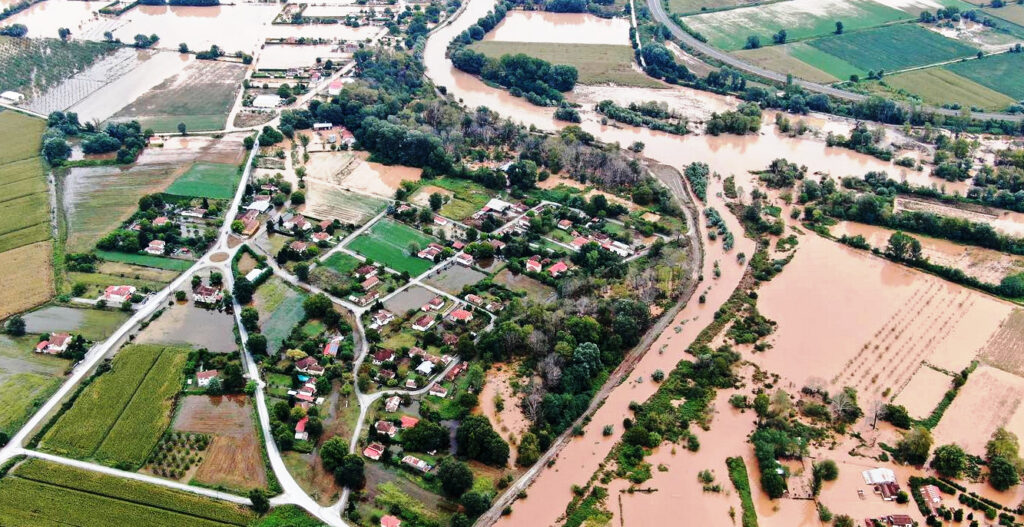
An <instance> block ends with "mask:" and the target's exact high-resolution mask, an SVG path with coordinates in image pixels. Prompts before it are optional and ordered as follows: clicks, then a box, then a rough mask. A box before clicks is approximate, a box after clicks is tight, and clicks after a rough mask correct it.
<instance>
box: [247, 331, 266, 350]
mask: <svg viewBox="0 0 1024 527" xmlns="http://www.w3.org/2000/svg"><path fill="white" fill-rule="evenodd" d="M245 346H246V347H247V348H248V349H249V353H252V354H253V355H266V354H267V337H265V336H263V334H262V333H253V334H251V335H249V339H248V340H246V341H245Z"/></svg>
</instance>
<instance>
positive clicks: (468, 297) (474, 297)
mask: <svg viewBox="0 0 1024 527" xmlns="http://www.w3.org/2000/svg"><path fill="white" fill-rule="evenodd" d="M466 302H469V303H470V304H474V305H478V306H479V305H480V304H483V303H484V299H483V298H481V297H480V296H477V295H474V294H473V293H470V294H468V295H466Z"/></svg>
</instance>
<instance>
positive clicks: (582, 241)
mask: <svg viewBox="0 0 1024 527" xmlns="http://www.w3.org/2000/svg"><path fill="white" fill-rule="evenodd" d="M563 222H569V220H562V221H560V222H558V228H559V229H562V228H563V227H562V224H563ZM569 228H572V222H569V226H568V228H566V229H565V230H568V229H569ZM570 234H572V237H573V238H572V243H571V245H572V247H573V248H574V249H576V250H577V251H578V250H580V249H582V248H583V246H584V245H586V244H588V243H596V244H598V245H600V246H601V248H603V249H604V250H606V251H611V252H613V253H615V254H617V255H619V256H621V257H623V258H628V257H630V256H632V255H633V248H632V247H630V246H629V245H627V244H625V243H622V242H620V241H616V240H613V239H612V238H611V237H610V236H608V235H607V234H605V233H603V232H592V233H589V234H586V235H583V234H580V233H579V231H576V230H573V231H572V232H571V233H570Z"/></svg>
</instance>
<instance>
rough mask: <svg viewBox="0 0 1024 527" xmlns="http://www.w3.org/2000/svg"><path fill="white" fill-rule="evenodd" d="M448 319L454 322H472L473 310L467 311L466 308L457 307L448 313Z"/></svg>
mask: <svg viewBox="0 0 1024 527" xmlns="http://www.w3.org/2000/svg"><path fill="white" fill-rule="evenodd" d="M448 320H451V321H453V322H462V323H466V322H470V321H472V320H473V312H472V311H466V310H465V309H461V308H460V309H456V310H454V311H452V312H451V313H449V314H448Z"/></svg>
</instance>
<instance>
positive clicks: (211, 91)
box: [111, 60, 246, 132]
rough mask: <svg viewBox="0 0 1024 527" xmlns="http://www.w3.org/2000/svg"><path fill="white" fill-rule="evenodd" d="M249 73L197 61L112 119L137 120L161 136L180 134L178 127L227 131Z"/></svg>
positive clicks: (238, 66)
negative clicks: (235, 103)
mask: <svg viewBox="0 0 1024 527" xmlns="http://www.w3.org/2000/svg"><path fill="white" fill-rule="evenodd" d="M245 69H246V68H245V66H244V65H243V64H238V63H234V62H222V61H212V60H197V61H194V62H192V63H191V64H189V65H188V66H186V67H185V69H184V70H183V71H182V72H181V73H179V74H177V75H173V76H171V77H170V78H168V79H167V80H165V81H163V82H162V83H160V84H159V85H157V86H156V87H154V88H153V89H151V90H149V91H147V92H146V93H144V94H142V96H141V97H139V98H138V99H135V101H133V102H132V103H131V104H129V105H128V106H126V107H125V108H124V109H122V110H120V111H118V112H117V113H116V114H115V115H114V116H113V117H112V118H111V119H112V120H129V119H136V120H138V121H139V123H140V124H141V125H142V127H143V128H152V129H153V130H155V131H157V132H177V131H178V123H185V127H186V128H187V129H188V130H191V131H201V130H220V129H223V128H224V124H225V123H226V122H227V117H228V113H230V111H231V105H232V104H234V102H235V96H236V94H237V93H238V86H239V84H241V82H242V77H243V76H244V75H245ZM196 94H202V96H199V97H197V96H196Z"/></svg>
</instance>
